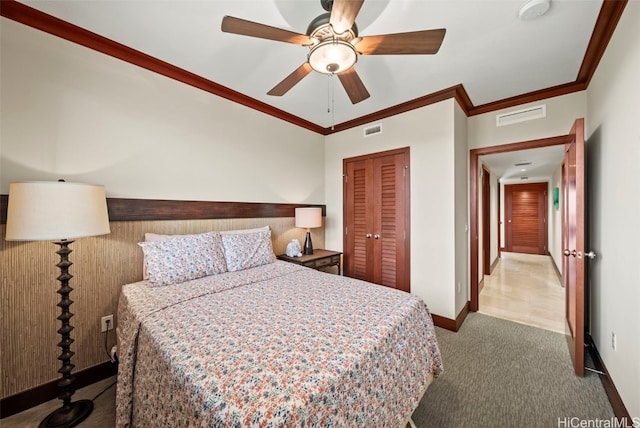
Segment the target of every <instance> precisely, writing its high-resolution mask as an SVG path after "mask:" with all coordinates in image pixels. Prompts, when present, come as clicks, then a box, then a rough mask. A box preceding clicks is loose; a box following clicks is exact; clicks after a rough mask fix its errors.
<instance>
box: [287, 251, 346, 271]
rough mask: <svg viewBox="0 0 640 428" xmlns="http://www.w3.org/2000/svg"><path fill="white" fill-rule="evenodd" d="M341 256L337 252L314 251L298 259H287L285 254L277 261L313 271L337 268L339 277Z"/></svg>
mask: <svg viewBox="0 0 640 428" xmlns="http://www.w3.org/2000/svg"><path fill="white" fill-rule="evenodd" d="M341 255H342V253H341V252H339V251H329V250H318V249H314V250H313V254H310V255H304V254H303V255H302V256H300V257H289V256H287V255H286V254H280V255H278V259H279V260H284V261H285V262H289V263H295V264H297V265H301V266H306V267H310V268H313V269H321V268H325V267H327V266H337V267H338V275H341V274H342V273H341V270H340V256H341Z"/></svg>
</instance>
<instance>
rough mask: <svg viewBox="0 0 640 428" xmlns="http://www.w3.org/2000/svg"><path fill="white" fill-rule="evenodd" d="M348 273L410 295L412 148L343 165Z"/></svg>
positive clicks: (370, 156) (349, 161)
mask: <svg viewBox="0 0 640 428" xmlns="http://www.w3.org/2000/svg"><path fill="white" fill-rule="evenodd" d="M343 170H344V225H345V228H344V274H345V275H347V276H351V277H354V278H359V279H363V280H366V281H370V282H374V283H376V284H381V285H385V286H388V287H393V288H397V289H400V290H404V291H409V290H410V271H409V266H410V260H409V172H408V170H409V149H408V148H404V149H398V150H392V151H388V152H381V153H373V154H369V155H365V156H358V157H356V158H350V159H345V160H344V161H343Z"/></svg>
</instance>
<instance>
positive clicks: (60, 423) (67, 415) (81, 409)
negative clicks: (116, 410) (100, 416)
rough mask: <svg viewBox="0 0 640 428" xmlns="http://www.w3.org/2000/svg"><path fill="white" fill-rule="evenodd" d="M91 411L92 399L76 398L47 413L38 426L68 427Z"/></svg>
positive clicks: (48, 427)
mask: <svg viewBox="0 0 640 428" xmlns="http://www.w3.org/2000/svg"><path fill="white" fill-rule="evenodd" d="M92 411H93V401H91V400H78V401H74V402H72V403H70V404H69V405H66V406H62V407H60V408H59V409H57V410H55V411H53V412H52V413H50V414H49V416H47V417H46V418H45V419H44V420H43V421H42V422H40V428H54V427H55V428H62V427H64V428H70V427H74V426H76V425H78V424H79V423H80V422H82V421H84V420H85V419H86V418H87V416H89V415H90V414H91V412H92Z"/></svg>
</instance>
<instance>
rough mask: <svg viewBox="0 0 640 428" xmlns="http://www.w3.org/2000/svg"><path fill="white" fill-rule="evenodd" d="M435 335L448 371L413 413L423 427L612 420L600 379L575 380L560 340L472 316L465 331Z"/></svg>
mask: <svg viewBox="0 0 640 428" xmlns="http://www.w3.org/2000/svg"><path fill="white" fill-rule="evenodd" d="M437 336H438V342H439V344H440V350H441V352H442V356H443V365H444V373H443V374H442V375H441V376H440V377H439V378H438V379H436V380H435V381H434V382H433V383H432V384H431V386H430V387H429V389H428V390H427V392H426V394H425V396H424V397H423V399H422V402H421V403H420V406H419V407H418V409H417V410H416V412H415V413H414V415H413V420H414V422H415V423H416V425H417V426H418V427H420V428H429V427H438V428H447V427H516V426H517V427H558V426H572V425H570V423H569V422H567V423H560V424H559V420H560V421H564V420H565V418H569V419H570V418H573V417H576V418H579V419H580V420H595V419H601V420H602V419H607V420H611V418H613V416H614V414H613V410H612V409H611V405H610V404H609V401H608V399H607V396H606V394H605V392H604V388H603V387H602V383H601V382H600V379H599V378H598V375H596V374H594V373H591V372H587V374H586V376H585V377H584V378H579V377H576V376H575V375H574V372H573V367H572V365H571V360H570V357H569V351H568V348H567V345H566V341H565V337H564V336H563V335H562V334H559V333H554V332H551V331H547V330H541V329H538V328H534V327H529V326H526V325H522V324H518V323H514V322H510V321H505V320H501V319H498V318H493V317H490V316H487V315H482V314H478V313H470V314H469V316H468V317H467V319H466V320H465V322H464V323H463V325H462V327H461V329H460V331H458V332H457V333H453V332H450V331H448V330H443V329H440V328H438V329H437ZM591 366H593V365H592V364H591ZM559 418H560V419H559ZM585 426H586V425H585Z"/></svg>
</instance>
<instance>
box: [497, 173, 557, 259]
mask: <svg viewBox="0 0 640 428" xmlns="http://www.w3.org/2000/svg"><path fill="white" fill-rule="evenodd" d="M504 199H505V218H506V228H505V233H506V242H505V248H506V250H507V251H513V252H516V253H529V254H543V255H546V254H547V240H548V238H547V183H531V184H511V185H506V186H505V187H504Z"/></svg>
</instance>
